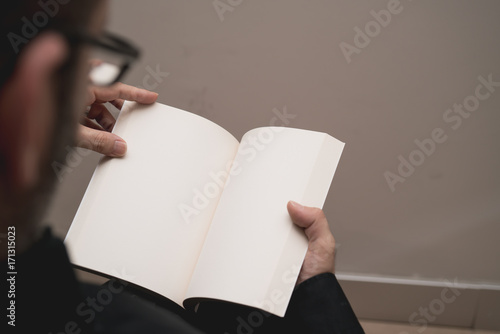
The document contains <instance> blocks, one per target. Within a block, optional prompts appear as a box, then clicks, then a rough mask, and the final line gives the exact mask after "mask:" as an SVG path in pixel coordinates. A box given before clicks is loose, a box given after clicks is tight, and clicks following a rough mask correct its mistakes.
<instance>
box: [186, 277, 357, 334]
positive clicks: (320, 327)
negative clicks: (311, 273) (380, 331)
mask: <svg viewBox="0 0 500 334" xmlns="http://www.w3.org/2000/svg"><path fill="white" fill-rule="evenodd" d="M196 315H197V319H198V324H199V326H200V327H201V328H202V329H203V330H204V331H206V332H208V333H214V334H215V333H222V334H233V333H234V334H240V333H241V334H247V333H248V334H249V333H252V334H258V333H330V334H331V333H364V332H363V328H362V327H361V325H360V324H359V321H358V319H357V318H356V315H355V314H354V311H353V310H352V308H351V305H350V304H349V301H348V300H347V298H346V296H345V294H344V292H343V291H342V288H341V287H340V285H339V283H338V281H337V279H336V277H335V275H334V274H330V273H325V274H320V275H317V276H315V277H312V278H310V279H308V280H307V281H305V282H303V283H301V284H300V285H299V286H298V287H297V288H296V289H295V291H294V292H293V294H292V298H291V300H290V304H289V306H288V309H287V312H286V315H285V317H284V318H280V317H277V316H274V315H271V314H269V313H267V312H264V311H261V310H257V309H254V308H250V307H246V306H241V305H235V304H231V303H224V302H218V301H207V302H203V303H200V305H199V307H198V310H197V312H196Z"/></svg>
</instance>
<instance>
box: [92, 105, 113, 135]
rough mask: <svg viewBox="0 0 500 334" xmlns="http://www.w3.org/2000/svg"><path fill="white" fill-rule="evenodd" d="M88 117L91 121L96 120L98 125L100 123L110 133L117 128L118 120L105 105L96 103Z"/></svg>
mask: <svg viewBox="0 0 500 334" xmlns="http://www.w3.org/2000/svg"><path fill="white" fill-rule="evenodd" d="M87 117H88V118H90V119H95V120H96V121H97V123H99V124H100V125H101V126H102V128H103V129H104V130H106V131H108V132H111V130H113V127H114V126H115V123H116V120H115V118H114V117H113V115H111V113H110V112H109V110H108V108H106V107H105V106H104V105H103V104H100V103H94V104H93V105H92V106H91V107H90V110H89V113H88V114H87Z"/></svg>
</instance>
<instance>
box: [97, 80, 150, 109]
mask: <svg viewBox="0 0 500 334" xmlns="http://www.w3.org/2000/svg"><path fill="white" fill-rule="evenodd" d="M157 98H158V93H155V92H151V91H149V90H145V89H142V88H137V87H133V86H129V85H125V84H123V83H121V82H118V83H116V84H114V85H112V86H109V87H96V86H93V87H92V88H91V99H93V101H95V102H98V103H104V102H109V101H113V100H116V99H124V100H129V101H135V102H139V103H144V104H151V103H154V102H155V101H156V99H157Z"/></svg>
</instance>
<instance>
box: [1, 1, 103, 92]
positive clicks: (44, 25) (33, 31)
mask: <svg viewBox="0 0 500 334" xmlns="http://www.w3.org/2000/svg"><path fill="white" fill-rule="evenodd" d="M97 2H98V1H97V0H91V1H89V0H15V1H6V2H5V3H3V4H2V10H1V11H0V20H1V25H0V36H2V39H1V42H0V43H1V47H0V50H1V51H0V87H1V86H3V84H4V83H5V81H6V80H8V78H9V77H10V76H11V74H12V72H13V71H14V68H15V65H16V62H17V59H18V57H19V55H20V54H21V53H22V50H23V48H24V47H25V46H26V45H27V44H28V43H29V42H30V41H31V40H32V39H34V38H36V36H37V35H38V34H39V33H40V32H42V31H45V30H57V31H71V30H73V29H76V30H83V29H86V27H87V26H88V24H89V21H90V19H91V14H92V13H93V10H94V9H95V7H96V4H97Z"/></svg>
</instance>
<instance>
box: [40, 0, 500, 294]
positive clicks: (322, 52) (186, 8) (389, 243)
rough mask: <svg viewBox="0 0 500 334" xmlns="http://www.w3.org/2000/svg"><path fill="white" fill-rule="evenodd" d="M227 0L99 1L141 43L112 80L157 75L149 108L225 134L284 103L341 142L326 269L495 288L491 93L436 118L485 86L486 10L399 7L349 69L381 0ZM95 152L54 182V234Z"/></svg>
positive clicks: (495, 48) (499, 116)
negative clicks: (423, 146) (178, 113)
mask: <svg viewBox="0 0 500 334" xmlns="http://www.w3.org/2000/svg"><path fill="white" fill-rule="evenodd" d="M224 2H226V1H224ZM232 3H233V4H237V3H240V4H239V5H236V6H233V7H231V8H232V9H233V10H232V11H227V12H225V13H224V14H223V16H222V20H221V17H219V16H218V14H217V12H216V10H215V8H214V6H213V4H212V1H152V0H151V1H112V2H111V8H110V20H109V29H110V30H112V31H114V32H117V33H120V34H122V35H125V36H128V37H129V38H130V39H131V40H133V41H135V42H136V43H137V44H139V45H140V46H141V47H142V50H143V57H142V58H141V60H140V62H139V63H138V64H136V66H135V67H134V69H133V70H132V71H131V73H130V74H129V75H128V76H127V77H126V78H125V82H126V83H129V84H133V85H139V86H144V85H152V84H153V83H154V81H153V80H152V79H151V78H150V77H148V71H149V70H150V69H155V68H157V67H159V69H160V70H161V71H163V72H169V75H168V76H166V77H165V76H163V77H162V76H160V77H158V78H159V79H160V80H158V81H159V82H157V87H156V88H155V90H156V91H157V92H159V93H160V97H159V101H160V102H162V103H166V104H169V105H172V106H175V107H178V108H181V109H185V110H188V111H191V112H194V113H197V114H200V115H202V116H204V117H206V118H208V119H211V120H213V121H215V122H216V123H218V124H220V125H221V126H223V127H225V128H226V129H228V130H229V131H230V132H232V133H233V134H234V135H235V136H236V137H240V136H241V135H242V134H243V133H244V132H246V131H247V130H249V129H251V128H254V127H257V126H264V125H269V122H270V120H271V119H272V117H273V116H274V115H273V112H272V111H273V109H274V108H277V109H279V110H283V108H285V107H286V108H287V111H288V113H291V114H294V115H296V117H295V118H294V119H293V120H291V121H290V124H289V126H291V127H298V128H307V129H311V130H318V131H324V132H328V133H330V134H331V135H333V136H335V137H336V138H338V139H340V140H342V141H344V142H346V148H345V151H344V155H343V157H342V159H341V162H340V165H339V168H338V170H337V173H336V176H335V178H334V181H333V184H332V187H331V190H330V193H329V196H328V199H327V202H326V205H325V211H326V214H327V216H328V219H329V222H330V225H331V227H332V230H333V232H334V234H335V237H336V240H337V243H338V245H339V250H338V255H337V271H338V272H339V273H342V274H354V275H369V276H382V277H400V278H412V279H428V280H436V281H439V280H443V279H445V278H446V279H449V280H454V279H455V278H457V279H458V281H459V282H465V283H489V284H493V285H496V286H500V265H499V263H500V261H499V260H500V242H499V239H500V237H499V236H500V174H499V172H498V171H499V170H500V150H499V148H500V147H499V146H500V145H499V144H500V131H499V127H500V87H496V88H494V89H495V91H494V92H492V93H491V94H490V96H489V97H487V98H485V99H484V100H481V101H480V103H479V106H478V108H477V110H475V111H473V112H471V113H470V116H468V118H461V119H462V123H461V124H460V126H459V127H458V128H456V129H454V128H453V127H452V126H456V125H457V124H458V123H456V122H458V121H456V120H453V122H451V120H450V122H446V121H445V120H444V119H443V116H446V115H448V114H447V109H449V108H453V106H454V104H461V103H463V102H464V100H466V102H468V103H472V102H474V101H475V100H474V98H471V97H469V96H470V95H474V94H475V91H476V86H478V84H480V81H479V79H478V77H479V76H482V77H483V78H485V79H487V78H488V76H489V75H492V78H493V80H494V81H496V82H500V66H499V64H500V39H499V32H500V19H499V18H500V2H498V1H487V0H481V1H463V0H461V1H458V0H456V1H451V0H443V1H424V0H422V1H410V0H402V1H401V4H400V6H399V7H398V8H397V9H398V10H400V12H399V13H398V14H392V17H391V21H390V22H389V23H388V24H386V27H381V29H380V31H379V32H378V31H376V30H372V35H373V37H370V41H369V43H367V41H366V40H365V41H364V42H365V44H367V45H360V46H363V47H362V48H361V47H360V48H358V50H357V53H353V54H352V57H351V61H350V62H348V61H347V59H346V57H345V56H344V54H343V52H342V49H341V46H340V45H341V43H342V42H345V43H348V44H350V45H353V46H355V41H354V39H355V34H356V32H355V30H354V29H355V27H359V28H361V29H362V30H364V29H365V25H366V24H367V23H368V28H372V29H376V28H377V25H374V24H373V23H370V21H374V17H373V15H372V14H370V11H372V10H374V11H376V12H378V11H380V10H382V9H386V8H387V6H388V4H390V3H392V1H388V0H380V1H379V0H377V1H326V0H324V1H319V0H318V1H300V0H277V1H264V0H261V1H255V0H254V1H236V0H233V1H232ZM378 26H379V27H380V25H378ZM358 42H360V41H358ZM361 42H363V41H361ZM343 45H345V44H343ZM148 69H149V70H148ZM145 80H146V81H145ZM487 92H488V91H487V90H486V89H482V90H480V93H482V94H485V93H487ZM472 107H474V106H472ZM448 116H449V115H448ZM439 128H440V129H442V131H443V133H444V135H445V136H446V140H445V141H444V142H443V143H437V144H436V148H435V151H434V152H433V153H431V154H430V155H429V156H425V158H424V159H423V160H424V161H423V163H422V164H421V165H419V166H417V167H416V168H415V170H414V171H413V173H411V175H409V176H408V177H405V178H404V179H405V182H403V183H397V184H396V185H395V189H394V191H392V190H391V189H390V187H389V185H388V183H387V181H386V178H385V177H384V173H385V172H386V171H390V172H393V173H397V168H398V164H399V161H398V156H400V155H401V156H402V157H404V158H405V159H409V156H410V155H411V156H412V157H413V158H419V156H418V154H419V153H415V150H416V149H418V146H417V145H416V144H415V142H414V141H415V140H417V139H418V140H424V139H426V138H430V137H431V133H432V132H433V131H435V129H439ZM437 131H439V130H437ZM125 139H126V138H125ZM420 158H421V157H420ZM97 159H98V157H97V155H95V154H92V155H90V156H86V157H84V158H83V160H82V162H81V163H78V164H77V166H76V167H75V168H74V169H73V171H72V173H70V174H68V175H65V176H64V179H63V182H61V187H60V190H59V193H58V196H57V198H56V200H55V201H54V204H53V208H52V209H51V211H50V213H49V215H48V217H47V220H49V221H52V222H53V223H54V224H55V226H56V229H57V231H59V232H60V233H61V234H64V233H65V229H67V227H68V225H69V223H70V222H71V219H72V217H73V215H74V213H75V212H76V209H77V207H78V204H79V201H80V199H81V197H82V195H83V192H84V191H85V188H86V185H87V183H88V181H89V178H90V175H91V173H92V170H93V167H94V166H95V163H96V162H97ZM417 162H420V161H417Z"/></svg>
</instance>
